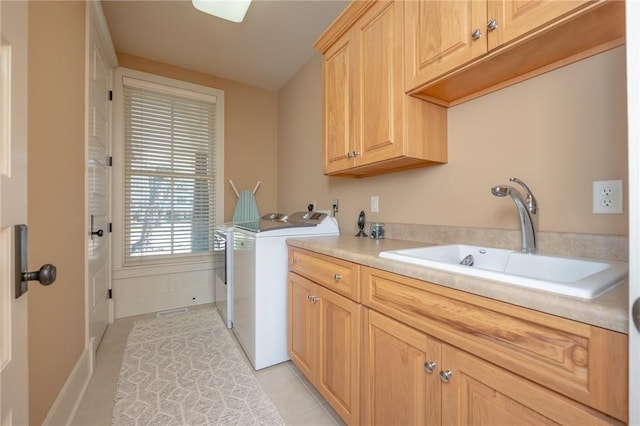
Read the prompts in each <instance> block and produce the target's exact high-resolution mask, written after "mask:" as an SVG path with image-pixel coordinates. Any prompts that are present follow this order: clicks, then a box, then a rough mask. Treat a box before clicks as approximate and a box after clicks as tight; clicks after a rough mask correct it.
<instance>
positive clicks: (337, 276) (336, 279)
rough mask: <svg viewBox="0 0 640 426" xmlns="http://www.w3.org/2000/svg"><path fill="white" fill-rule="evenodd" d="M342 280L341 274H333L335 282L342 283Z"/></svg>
mask: <svg viewBox="0 0 640 426" xmlns="http://www.w3.org/2000/svg"><path fill="white" fill-rule="evenodd" d="M341 279H342V275H340V274H333V280H334V281H340V280H341Z"/></svg>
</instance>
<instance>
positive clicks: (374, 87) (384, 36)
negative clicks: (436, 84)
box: [314, 1, 447, 176]
mask: <svg viewBox="0 0 640 426" xmlns="http://www.w3.org/2000/svg"><path fill="white" fill-rule="evenodd" d="M403 21H404V9H403V2H393V1H377V2H371V1H368V2H353V3H352V4H351V5H350V6H349V7H348V8H347V9H346V10H345V12H344V13H343V14H342V15H340V17H338V19H337V20H336V22H335V23H334V24H333V25H332V26H331V27H330V28H329V29H328V30H327V31H326V32H325V33H324V34H323V35H322V37H321V38H320V39H319V40H318V41H317V42H316V44H315V45H314V47H315V48H316V49H318V50H319V51H320V52H322V54H323V56H324V60H323V126H324V150H323V151H324V152H323V157H324V164H323V171H324V173H325V174H328V175H337V176H367V175H375V174H381V173H385V172H389V171H396V170H404V169H410V168H415V167H421V166H425V165H431V164H439V163H445V162H446V161H447V134H446V132H447V116H446V110H445V109H444V108H442V107H441V106H438V105H435V104H431V103H427V102H423V101H421V100H419V99H416V98H413V97H409V96H407V95H406V94H405V92H404V81H403V79H404V65H403V64H404V59H403V58H404V46H403V31H404V25H403Z"/></svg>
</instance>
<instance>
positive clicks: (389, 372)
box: [363, 309, 621, 425]
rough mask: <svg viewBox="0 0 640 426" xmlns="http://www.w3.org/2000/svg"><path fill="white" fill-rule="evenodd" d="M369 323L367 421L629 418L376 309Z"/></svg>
mask: <svg viewBox="0 0 640 426" xmlns="http://www.w3.org/2000/svg"><path fill="white" fill-rule="evenodd" d="M365 328H366V333H365V357H366V358H365V362H364V373H363V374H364V377H365V380H364V398H365V401H364V423H365V424H368V425H507V424H514V425H516V424H517V425H520V424H530V425H575V424H590V425H605V424H621V423H619V422H617V421H616V420H614V419H612V418H610V417H607V416H605V415H603V414H602V413H598V412H597V411H595V410H593V409H591V408H589V407H586V406H584V405H582V404H579V403H577V402H575V401H572V400H571V399H569V398H565V397H562V396H560V395H558V394H557V393H555V392H553V391H551V390H549V389H546V388H544V387H542V386H539V385H536V384H534V383H532V382H530V381H529V380H527V379H526V378H523V377H520V376H517V375H515V374H512V373H509V372H507V371H506V370H504V369H502V368H500V367H499V366H496V365H494V364H492V363H489V362H486V361H483V360H481V359H480V358H477V357H475V356H473V355H471V354H469V353H467V352H465V351H462V350H460V349H457V348H455V347H452V346H450V345H447V344H445V343H442V342H440V341H438V340H436V339H434V338H432V337H430V336H429V335H427V334H425V333H421V332H420V331H418V330H415V329H413V328H411V327H408V326H406V325H404V324H402V323H400V322H398V321H396V320H394V319H391V318H388V317H386V316H384V315H382V314H379V313H377V312H375V311H373V310H370V309H368V310H365ZM430 362H431V363H433V372H432V373H428V372H427V371H426V369H425V365H426V363H430ZM445 374H448V375H449V377H448V379H446V380H444V379H443V378H442V377H443V376H444V375H445Z"/></svg>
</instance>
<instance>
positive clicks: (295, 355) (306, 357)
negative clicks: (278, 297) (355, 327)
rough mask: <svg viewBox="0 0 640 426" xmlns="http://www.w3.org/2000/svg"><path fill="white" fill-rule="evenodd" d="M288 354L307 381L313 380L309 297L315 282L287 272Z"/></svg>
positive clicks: (313, 337) (311, 318) (312, 339)
mask: <svg viewBox="0 0 640 426" xmlns="http://www.w3.org/2000/svg"><path fill="white" fill-rule="evenodd" d="M288 287H289V295H288V297H289V303H288V306H289V318H288V319H289V341H288V347H289V356H290V357H291V359H292V360H293V362H294V363H295V364H296V366H297V367H298V369H299V370H300V371H301V372H302V373H303V374H304V375H305V377H306V378H307V379H308V380H309V381H313V367H314V363H315V362H314V350H315V347H314V341H315V336H314V335H313V332H314V330H313V325H314V313H315V311H314V310H313V305H312V304H311V303H309V302H310V299H309V298H310V297H311V296H312V295H313V291H314V289H315V284H314V283H312V282H311V281H309V280H305V279H304V278H302V277H300V276H298V275H295V274H289V286H288Z"/></svg>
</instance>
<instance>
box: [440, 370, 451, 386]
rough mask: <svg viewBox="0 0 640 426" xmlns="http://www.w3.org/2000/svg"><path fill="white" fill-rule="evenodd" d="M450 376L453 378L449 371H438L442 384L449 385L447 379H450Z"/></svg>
mask: <svg viewBox="0 0 640 426" xmlns="http://www.w3.org/2000/svg"><path fill="white" fill-rule="evenodd" d="M451 376H453V373H452V372H451V370H444V371H440V380H441V381H442V383H449V379H451Z"/></svg>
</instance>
